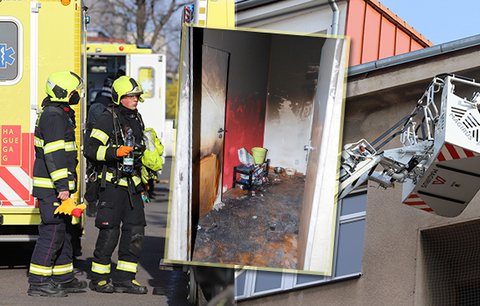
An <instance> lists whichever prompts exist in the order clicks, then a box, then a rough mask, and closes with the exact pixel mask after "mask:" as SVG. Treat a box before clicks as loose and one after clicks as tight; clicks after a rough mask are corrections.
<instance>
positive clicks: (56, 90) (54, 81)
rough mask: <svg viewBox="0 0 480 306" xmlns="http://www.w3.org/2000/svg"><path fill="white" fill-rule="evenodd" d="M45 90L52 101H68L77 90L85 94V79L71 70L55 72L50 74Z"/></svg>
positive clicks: (79, 93) (78, 92)
mask: <svg viewBox="0 0 480 306" xmlns="http://www.w3.org/2000/svg"><path fill="white" fill-rule="evenodd" d="M45 91H46V93H47V95H48V96H49V97H50V101H56V102H67V103H68V102H69V101H70V98H71V96H72V94H74V93H75V92H77V94H78V95H79V96H82V95H83V80H82V78H81V77H79V76H78V75H77V74H75V73H73V72H71V71H58V72H54V73H52V74H50V75H49V76H48V79H47V84H46V86H45ZM78 100H79V99H78ZM77 103H78V101H77Z"/></svg>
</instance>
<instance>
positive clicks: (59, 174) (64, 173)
mask: <svg viewBox="0 0 480 306" xmlns="http://www.w3.org/2000/svg"><path fill="white" fill-rule="evenodd" d="M50 177H51V178H52V180H53V181H54V182H55V181H58V180H60V179H62V178H67V177H68V169H67V168H62V169H58V170H55V171H53V172H52V173H50Z"/></svg>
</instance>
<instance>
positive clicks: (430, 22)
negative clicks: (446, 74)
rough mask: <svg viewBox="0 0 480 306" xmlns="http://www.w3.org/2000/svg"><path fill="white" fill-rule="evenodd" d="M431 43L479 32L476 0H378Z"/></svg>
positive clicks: (479, 3)
mask: <svg viewBox="0 0 480 306" xmlns="http://www.w3.org/2000/svg"><path fill="white" fill-rule="evenodd" d="M378 1H379V2H380V3H382V4H383V5H384V6H386V7H387V8H389V9H390V10H391V11H392V12H393V13H395V14H396V15H397V16H398V17H400V18H401V19H403V20H404V21H406V22H407V23H408V24H409V25H410V26H412V27H413V28H414V29H415V30H417V32H420V34H422V35H423V36H424V37H425V38H427V39H428V40H430V41H431V42H432V43H433V44H434V45H437V44H442V43H445V42H449V41H453V40H457V39H460V38H465V37H469V36H473V35H477V34H480V0H378Z"/></svg>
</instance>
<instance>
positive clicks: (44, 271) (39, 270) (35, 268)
mask: <svg viewBox="0 0 480 306" xmlns="http://www.w3.org/2000/svg"><path fill="white" fill-rule="evenodd" d="M30 273H32V274H35V275H41V276H50V275H52V267H45V266H40V265H36V264H33V263H30Z"/></svg>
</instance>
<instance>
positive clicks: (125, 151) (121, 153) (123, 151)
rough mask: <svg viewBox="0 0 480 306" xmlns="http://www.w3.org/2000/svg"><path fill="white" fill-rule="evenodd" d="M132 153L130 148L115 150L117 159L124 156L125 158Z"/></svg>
mask: <svg viewBox="0 0 480 306" xmlns="http://www.w3.org/2000/svg"><path fill="white" fill-rule="evenodd" d="M132 151H133V148H132V147H127V146H120V147H119V148H118V149H117V156H118V157H124V156H127V155H128V153H130V152H132Z"/></svg>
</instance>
